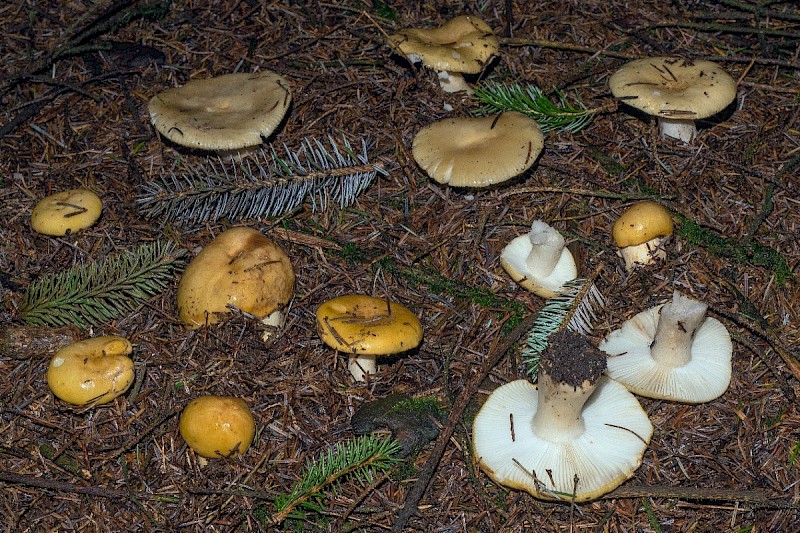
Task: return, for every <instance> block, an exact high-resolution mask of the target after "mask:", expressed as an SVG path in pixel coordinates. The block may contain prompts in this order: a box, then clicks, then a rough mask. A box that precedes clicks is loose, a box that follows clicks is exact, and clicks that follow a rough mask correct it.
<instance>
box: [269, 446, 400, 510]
mask: <svg viewBox="0 0 800 533" xmlns="http://www.w3.org/2000/svg"><path fill="white" fill-rule="evenodd" d="M400 449H401V447H400V444H399V443H398V442H397V441H396V440H394V439H393V438H391V437H385V436H384V437H381V436H375V435H363V436H360V437H356V438H354V439H352V440H349V441H344V442H338V443H336V444H335V445H334V446H332V447H331V448H328V449H327V450H325V451H323V452H322V453H321V454H320V455H318V456H317V457H315V458H313V459H311V460H310V461H308V462H307V463H306V465H305V466H304V467H303V470H302V473H301V474H300V480H299V481H298V482H297V483H296V484H295V485H294V487H292V490H291V491H290V492H288V493H286V494H281V495H279V496H278V497H276V498H275V514H273V515H272V518H271V522H272V524H280V523H282V522H283V521H284V520H286V519H287V518H289V517H290V516H295V515H294V513H295V512H296V511H298V510H299V509H298V508H301V507H302V508H306V509H309V510H312V511H315V512H322V511H324V509H323V507H322V503H321V493H322V491H323V490H325V489H326V487H330V486H335V485H336V484H338V483H339V482H341V481H343V480H344V479H345V478H347V479H352V480H354V481H355V482H357V483H359V484H361V485H368V484H369V483H371V482H372V480H373V479H374V478H375V474H376V473H377V472H379V471H380V472H386V471H388V470H390V469H391V468H392V467H393V466H394V465H396V464H397V463H399V462H400V461H401V459H400V458H399V457H398V453H399V452H400Z"/></svg>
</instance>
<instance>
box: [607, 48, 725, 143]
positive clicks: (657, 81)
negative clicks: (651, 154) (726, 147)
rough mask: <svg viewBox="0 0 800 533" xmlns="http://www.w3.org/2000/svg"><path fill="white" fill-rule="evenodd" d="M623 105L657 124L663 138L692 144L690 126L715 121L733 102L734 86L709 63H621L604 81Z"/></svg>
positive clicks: (662, 60)
mask: <svg viewBox="0 0 800 533" xmlns="http://www.w3.org/2000/svg"><path fill="white" fill-rule="evenodd" d="M608 85H609V88H610V89H611V93H612V94H613V95H614V96H615V97H616V98H618V99H620V100H622V101H623V102H624V103H625V104H627V105H629V106H631V107H634V108H636V109H638V110H640V111H644V112H645V113H647V114H649V115H654V116H656V117H657V118H658V127H659V130H660V132H661V136H662V137H672V138H675V139H679V140H681V141H684V142H687V143H688V142H691V141H692V139H694V137H695V135H697V126H696V125H695V120H698V119H702V118H707V117H710V116H712V115H715V114H717V113H719V112H720V111H722V110H723V109H725V108H726V107H728V105H729V104H730V103H731V102H732V101H733V99H734V98H736V81H735V80H734V79H733V78H732V77H731V76H730V74H728V73H727V72H725V71H724V70H723V69H722V67H720V66H719V65H717V64H716V63H713V62H711V61H703V60H691V59H683V58H677V57H649V58H644V59H637V60H635V61H631V62H630V63H626V64H625V65H623V66H622V67H620V69H619V70H617V71H616V72H615V73H614V74H612V76H611V78H609V80H608Z"/></svg>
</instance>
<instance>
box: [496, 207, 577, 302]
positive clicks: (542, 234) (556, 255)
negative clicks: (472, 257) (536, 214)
mask: <svg viewBox="0 0 800 533" xmlns="http://www.w3.org/2000/svg"><path fill="white" fill-rule="evenodd" d="M500 264H501V265H503V268H504V269H505V271H506V272H508V275H509V276H511V279H513V280H514V281H516V282H517V283H519V284H520V285H522V286H523V287H524V288H525V289H527V290H529V291H531V292H533V293H534V294H537V295H539V296H541V297H542V298H553V297H555V296H557V295H558V293H559V292H560V291H561V289H562V288H563V286H564V283H566V282H568V281H571V280H573V279H575V278H576V277H577V276H578V267H577V266H576V265H575V259H574V258H573V257H572V254H571V253H570V251H569V250H568V249H567V247H566V246H565V243H564V237H563V236H562V235H561V234H560V233H559V232H558V230H556V229H555V228H553V227H552V226H550V225H549V224H547V223H546V222H543V221H541V220H534V221H533V223H532V224H531V231H529V232H528V234H527V235H522V236H520V237H517V238H515V239H513V240H512V241H511V242H510V243H508V245H506V247H505V248H503V252H502V253H501V254H500Z"/></svg>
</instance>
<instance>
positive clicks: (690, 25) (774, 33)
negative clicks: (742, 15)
mask: <svg viewBox="0 0 800 533" xmlns="http://www.w3.org/2000/svg"><path fill="white" fill-rule="evenodd" d="M654 28H686V29H689V30H698V31H711V32H723V33H751V34H755V35H762V36H770V37H789V38H791V39H798V38H800V33H797V32H793V31H783V30H773V29H771V28H750V27H747V26H731V25H729V24H717V23H713V22H712V23H704V22H681V21H678V20H673V21H666V22H657V23H655V24H651V25H650V26H648V27H647V28H646V29H654Z"/></svg>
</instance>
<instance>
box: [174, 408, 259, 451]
mask: <svg viewBox="0 0 800 533" xmlns="http://www.w3.org/2000/svg"><path fill="white" fill-rule="evenodd" d="M180 432H181V437H183V440H185V441H186V444H188V445H189V447H190V448H191V449H193V450H194V451H195V453H196V454H197V455H199V456H200V457H205V458H208V459H216V458H220V457H230V456H231V455H234V454H240V455H241V454H244V453H245V452H246V451H247V449H248V448H249V447H250V445H251V444H252V443H253V438H254V437H255V434H256V424H255V420H254V419H253V413H252V412H251V411H250V408H249V407H248V406H247V403H246V402H245V401H244V400H242V399H241V398H233V397H230V396H200V397H198V398H195V399H194V400H192V401H191V402H189V404H188V405H187V406H186V407H184V409H183V412H182V413H181V420H180Z"/></svg>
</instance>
